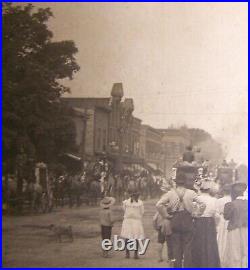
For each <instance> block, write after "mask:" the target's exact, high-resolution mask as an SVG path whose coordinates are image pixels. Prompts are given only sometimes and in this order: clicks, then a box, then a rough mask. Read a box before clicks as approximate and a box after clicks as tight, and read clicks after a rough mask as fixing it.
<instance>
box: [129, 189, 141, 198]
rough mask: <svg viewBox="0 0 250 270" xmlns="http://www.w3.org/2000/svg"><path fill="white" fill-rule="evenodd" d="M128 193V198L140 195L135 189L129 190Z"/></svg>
mask: <svg viewBox="0 0 250 270" xmlns="http://www.w3.org/2000/svg"><path fill="white" fill-rule="evenodd" d="M128 193H129V195H130V196H139V195H140V192H139V190H138V189H136V188H133V189H130V190H129V191H128Z"/></svg>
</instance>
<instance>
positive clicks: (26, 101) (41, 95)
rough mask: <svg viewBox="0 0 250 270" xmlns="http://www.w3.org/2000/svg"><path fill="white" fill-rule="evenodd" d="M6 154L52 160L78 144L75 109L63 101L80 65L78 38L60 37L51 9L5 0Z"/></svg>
mask: <svg viewBox="0 0 250 270" xmlns="http://www.w3.org/2000/svg"><path fill="white" fill-rule="evenodd" d="M2 12H3V153H4V155H3V157H4V162H5V163H8V164H10V163H11V164H15V161H16V157H17V155H18V154H20V152H24V153H25V154H26V155H27V156H28V157H32V158H33V159H35V160H43V161H45V162H52V161H53V160H54V159H56V157H57V156H58V154H59V153H60V152H63V151H66V150H68V149H70V148H72V147H73V144H74V133H75V130H74V124H73V122H72V120H71V113H70V112H69V111H67V110H65V108H64V107H63V105H62V104H61V103H60V99H59V98H60V96H61V95H62V94H63V93H65V92H68V91H69V89H68V88H67V87H65V86H63V85H62V84H61V82H60V81H61V79H65V78H68V79H72V78H73V75H74V73H75V72H77V71H78V70H79V66H78V64H77V62H76V59H75V54H76V53H77V51H78V50H77V48H76V46H75V44H74V42H73V41H60V42H54V41H53V40H52V37H53V34H52V32H51V31H50V30H49V29H48V26H47V22H48V20H49V19H50V18H51V17H52V16H53V15H52V12H51V10H50V9H49V8H45V9H36V8H35V7H34V6H33V5H31V4H28V5H26V6H18V5H13V4H11V3H3V11H2Z"/></svg>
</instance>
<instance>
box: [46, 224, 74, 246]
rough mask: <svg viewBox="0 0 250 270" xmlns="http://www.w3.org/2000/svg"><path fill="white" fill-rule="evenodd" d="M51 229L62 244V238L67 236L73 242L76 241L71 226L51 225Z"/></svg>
mask: <svg viewBox="0 0 250 270" xmlns="http://www.w3.org/2000/svg"><path fill="white" fill-rule="evenodd" d="M49 229H50V230H51V231H52V232H53V233H54V236H55V238H56V240H57V241H58V242H60V243H61V242H62V236H67V237H68V239H69V240H70V241H71V242H73V241H74V238H73V230H72V226H71V225H69V226H58V225H54V224H51V225H49Z"/></svg>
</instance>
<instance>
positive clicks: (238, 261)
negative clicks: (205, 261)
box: [225, 228, 248, 268]
mask: <svg viewBox="0 0 250 270" xmlns="http://www.w3.org/2000/svg"><path fill="white" fill-rule="evenodd" d="M225 254H226V256H225V267H230V268H247V267H248V260H247V258H248V228H240V229H235V230H232V231H229V232H228V234H227V246H226V252H225Z"/></svg>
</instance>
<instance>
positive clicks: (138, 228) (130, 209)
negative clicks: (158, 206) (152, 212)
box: [121, 190, 145, 259]
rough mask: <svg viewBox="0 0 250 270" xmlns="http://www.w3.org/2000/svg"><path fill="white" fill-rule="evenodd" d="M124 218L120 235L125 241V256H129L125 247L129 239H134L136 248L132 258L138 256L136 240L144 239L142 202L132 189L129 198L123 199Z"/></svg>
mask: <svg viewBox="0 0 250 270" xmlns="http://www.w3.org/2000/svg"><path fill="white" fill-rule="evenodd" d="M123 210H124V219H123V223H122V230H121V237H122V238H124V239H125V241H126V258H130V253H129V250H128V248H127V243H128V241H129V240H136V250H135V253H134V259H139V256H138V240H142V239H145V237H144V229H143V225H142V217H143V214H144V206H143V202H142V201H141V200H139V192H138V191H137V190H134V191H132V192H131V193H130V198H129V199H128V200H125V201H123Z"/></svg>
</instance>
